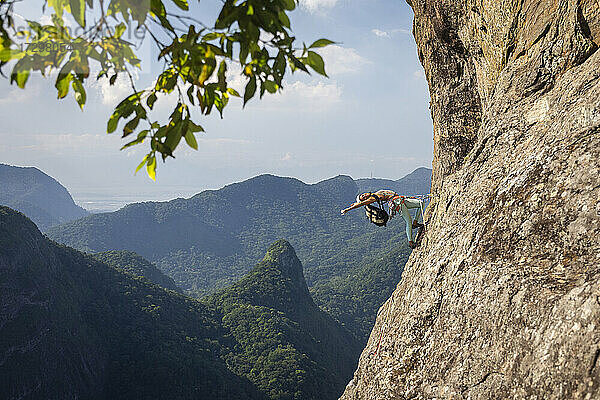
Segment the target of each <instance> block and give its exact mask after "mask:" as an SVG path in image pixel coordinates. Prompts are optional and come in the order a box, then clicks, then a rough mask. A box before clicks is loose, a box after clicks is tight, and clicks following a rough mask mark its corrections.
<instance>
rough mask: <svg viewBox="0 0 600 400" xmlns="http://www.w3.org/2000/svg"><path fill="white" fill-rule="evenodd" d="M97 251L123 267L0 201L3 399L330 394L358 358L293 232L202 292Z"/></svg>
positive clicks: (357, 349)
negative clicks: (313, 290)
mask: <svg viewBox="0 0 600 400" xmlns="http://www.w3.org/2000/svg"><path fill="white" fill-rule="evenodd" d="M98 258H101V259H108V260H109V261H110V262H111V263H113V265H117V267H111V266H109V265H107V264H105V263H103V262H100V261H98V260H97V259H96V258H94V257H92V256H89V255H85V254H82V253H80V252H78V251H76V250H73V249H70V248H68V247H64V246H61V245H58V244H56V243H54V242H52V241H50V240H48V239H47V238H45V237H44V236H42V235H41V233H40V232H39V230H38V229H37V228H36V226H35V225H34V224H33V223H32V222H31V221H30V220H28V219H27V218H26V217H25V216H24V215H23V214H20V213H18V212H16V211H13V210H11V209H10V208H7V207H0V288H1V290H0V304H1V305H2V307H1V308H0V321H1V323H0V338H2V340H0V377H2V378H1V380H2V385H0V398H2V399H17V398H27V399H65V398H85V399H98V400H100V399H107V398H110V399H131V398H135V399H191V398H198V399H240V400H242V399H307V400H310V399H324V400H327V399H335V398H337V397H338V396H339V395H340V394H341V393H342V391H343V389H344V386H345V383H346V381H347V380H348V379H349V378H350V376H351V374H352V370H353V369H354V367H355V365H356V360H357V357H358V354H359V353H360V347H361V346H360V344H359V343H358V342H357V341H356V340H355V339H354V338H353V336H352V335H351V334H350V333H349V332H348V331H347V330H346V329H344V328H342V327H341V326H340V325H339V324H338V323H337V322H335V321H334V320H333V319H332V318H331V317H329V316H328V315H327V314H325V313H324V312H323V311H321V310H320V309H319V308H318V307H317V306H316V305H315V304H314V303H313V302H312V299H311V298H310V295H309V293H308V288H307V286H306V281H305V280H304V276H303V272H302V265H301V263H300V261H299V260H298V258H297V257H296V255H295V252H294V250H293V248H292V247H291V246H290V245H289V244H288V243H287V242H284V241H280V242H277V243H275V244H274V245H273V246H271V247H270V248H269V250H268V252H267V254H266V256H265V258H264V259H263V261H261V262H260V263H259V264H258V265H257V266H255V267H254V269H252V271H251V273H250V274H249V275H248V276H246V277H244V278H243V279H242V280H241V281H240V282H239V283H238V284H236V285H235V286H233V287H231V288H228V289H223V290H222V291H220V292H218V293H216V294H214V295H213V296H212V297H210V298H206V299H203V300H202V301H198V300H194V299H191V298H188V297H185V296H182V295H180V294H178V293H177V292H175V291H173V290H165V289H163V288H161V287H160V286H158V285H155V284H153V283H151V282H149V280H148V279H147V278H146V277H145V276H146V275H144V277H138V276H134V275H132V274H131V273H129V272H128V271H133V273H138V272H139V271H140V270H139V269H138V268H139V267H138V265H142V268H144V269H143V270H141V271H142V272H143V273H144V274H145V271H146V268H147V265H146V264H145V263H144V262H142V261H140V258H139V256H136V255H135V254H131V253H106V254H102V255H99V256H98ZM115 260H116V261H115ZM132 260H133V261H132ZM132 265H133V267H132ZM121 266H124V267H123V268H121Z"/></svg>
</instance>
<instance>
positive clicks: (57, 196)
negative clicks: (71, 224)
mask: <svg viewBox="0 0 600 400" xmlns="http://www.w3.org/2000/svg"><path fill="white" fill-rule="evenodd" d="M0 188H2V189H1V190H0V204H1V205H6V206H8V207H11V208H13V209H15V210H19V211H21V212H22V213H24V214H26V215H27V216H28V217H29V218H31V220H32V221H33V222H35V224H36V225H37V226H38V227H39V228H40V229H41V230H43V231H44V230H46V229H48V228H49V227H51V226H54V225H58V224H61V223H64V222H68V221H72V220H74V219H78V218H81V217H84V216H86V215H87V214H88V212H87V211H86V210H84V209H83V208H81V207H79V206H78V205H76V204H75V202H74V201H73V198H72V197H71V195H70V194H69V192H68V191H67V189H66V188H65V187H64V186H62V185H61V184H60V183H58V182H57V181H56V180H55V179H54V178H52V177H50V176H48V175H46V174H45V173H43V172H42V171H40V170H39V169H37V168H33V167H14V166H12V165H6V164H0Z"/></svg>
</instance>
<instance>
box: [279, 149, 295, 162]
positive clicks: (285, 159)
mask: <svg viewBox="0 0 600 400" xmlns="http://www.w3.org/2000/svg"><path fill="white" fill-rule="evenodd" d="M291 159H292V153H290V152H289V151H288V152H287V153H285V154H284V155H283V157H281V158H280V159H279V160H280V161H290V160H291Z"/></svg>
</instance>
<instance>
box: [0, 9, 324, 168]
mask: <svg viewBox="0 0 600 400" xmlns="http://www.w3.org/2000/svg"><path fill="white" fill-rule="evenodd" d="M45 4H46V5H47V6H49V7H51V8H52V9H53V10H54V13H53V14H52V23H51V24H41V23H38V22H36V21H31V20H28V21H27V24H28V28H27V29H25V30H20V31H17V29H16V27H15V24H14V20H13V7H14V1H12V0H0V63H1V64H0V67H2V66H3V65H5V64H6V63H9V62H12V63H13V64H14V65H13V67H12V73H11V83H16V84H17V85H18V86H19V87H20V88H24V87H25V85H26V83H27V80H28V78H29V76H30V74H31V72H32V71H39V72H40V73H42V74H43V75H47V74H48V73H49V72H51V71H53V70H56V71H58V74H57V78H56V82H55V86H56V89H57V93H58V98H59V99H62V98H64V97H66V96H67V95H68V93H69V91H70V90H72V92H73V94H74V98H75V100H76V101H77V103H78V104H79V106H80V107H81V108H82V109H83V107H84V105H85V103H86V99H87V95H86V91H85V87H84V83H85V82H86V80H87V79H88V78H89V77H90V70H91V66H92V65H93V64H95V65H97V66H99V69H100V72H99V73H98V75H97V79H109V83H110V84H111V85H113V84H114V83H115V81H116V79H117V76H118V74H127V75H128V76H129V78H130V81H131V87H132V93H131V95H129V96H128V97H126V98H125V99H123V101H121V102H120V103H119V104H118V105H117V106H116V108H115V110H114V112H113V114H112V116H111V117H110V119H109V120H108V123H107V132H108V133H113V132H115V131H116V130H117V128H118V126H119V122H120V121H121V120H122V121H124V124H123V127H122V137H123V138H128V140H129V142H127V144H125V145H124V146H123V149H124V148H127V147H130V146H134V145H138V144H141V143H143V142H145V141H147V142H149V152H148V154H147V155H146V156H145V157H144V159H143V160H142V162H141V163H140V165H139V166H138V170H139V169H141V168H143V167H144V166H145V167H146V169H147V172H148V175H149V176H150V177H151V178H152V179H155V175H156V165H157V163H156V160H157V157H158V156H160V157H162V159H163V161H164V160H165V159H166V158H167V157H174V151H175V149H176V148H177V147H178V145H179V143H180V141H181V139H182V138H183V139H185V142H186V143H187V145H188V146H190V147H191V148H193V149H198V142H197V140H196V137H195V134H197V133H199V132H203V131H204V129H203V128H202V126H201V125H199V124H198V123H197V122H195V121H194V120H193V119H192V112H191V107H194V106H195V107H197V108H196V109H199V111H200V113H201V114H202V115H209V114H210V113H211V112H212V111H213V110H215V109H216V110H217V111H218V113H219V114H220V115H221V117H222V116H223V111H224V109H225V107H226V106H227V104H228V103H229V99H230V97H231V96H235V97H240V96H241V95H240V94H239V93H238V92H237V91H236V90H235V89H234V88H232V87H231V86H229V83H228V75H227V71H228V70H229V69H231V66H232V65H234V64H236V65H239V66H240V68H241V71H242V75H243V76H244V78H245V79H246V85H245V90H244V93H243V102H244V104H246V103H247V102H248V101H249V100H250V99H252V98H253V97H254V96H255V95H256V94H257V93H258V94H259V96H260V97H261V98H262V96H263V95H264V94H265V93H266V92H269V93H275V92H277V91H279V90H280V89H281V88H282V86H283V78H284V77H285V74H286V71H287V70H288V69H289V70H291V71H292V72H294V71H296V70H301V71H304V72H306V73H309V68H310V69H311V70H313V71H315V72H317V73H318V74H320V75H323V76H327V74H326V72H325V65H324V62H323V59H322V57H321V56H320V55H319V54H318V53H317V52H316V50H317V49H318V48H320V47H324V46H327V45H329V44H331V43H333V42H331V41H330V40H327V39H319V40H317V41H315V42H314V43H312V44H311V45H308V46H307V45H306V44H303V45H302V47H296V46H295V40H296V38H295V37H294V36H293V35H292V34H291V33H292V30H291V25H290V20H289V16H288V13H289V12H290V11H292V10H294V9H295V7H296V2H295V0H245V1H239V0H225V1H223V6H222V9H221V12H220V13H219V16H218V18H217V20H216V21H215V23H214V25H212V26H210V27H209V26H208V25H205V24H203V23H202V22H200V21H197V20H196V19H194V18H193V17H192V16H191V15H190V14H189V12H188V11H189V4H188V1H187V0H172V1H163V0H150V1H122V0H110V1H108V0H107V1H106V2H104V1H102V0H99V1H94V0H68V1H67V0H47V1H46V3H45ZM87 9H90V10H89V11H90V12H86V10H87ZM173 9H175V10H177V9H178V11H179V12H183V14H178V13H177V11H173ZM66 13H69V14H71V16H72V17H73V18H74V19H75V21H76V22H77V24H78V25H79V27H80V28H81V29H83V32H82V33H81V34H79V35H75V34H74V33H72V32H71V30H70V29H68V27H67V26H65V14H66ZM86 16H95V17H96V19H95V20H94V21H93V22H90V21H88V20H87V19H86ZM134 24H136V25H137V26H136V27H135V28H134ZM134 29H137V30H139V29H143V31H144V32H145V33H144V38H146V37H148V38H149V39H148V40H152V42H153V43H154V44H155V45H156V47H157V48H158V50H159V51H160V53H159V57H158V60H159V61H162V62H163V63H164V65H163V68H162V71H161V72H160V73H159V74H158V76H157V77H156V80H155V84H154V86H152V87H150V88H145V89H138V88H136V87H135V84H134V80H133V79H132V70H133V69H135V68H140V66H141V64H140V59H139V58H138V57H137V55H136V54H135V49H134V46H133V45H132V43H130V42H128V41H127V40H125V38H127V37H133V36H134V35H133V34H132V31H133V30H134ZM18 37H24V38H26V39H27V40H29V41H30V42H31V43H32V45H29V46H28V47H27V48H23V47H20V48H19V47H18V46H17V44H16V40H17V38H18ZM171 93H175V94H176V95H177V97H178V102H177V105H176V106H175V107H174V109H173V111H172V113H171V115H170V117H169V118H168V121H167V122H166V123H161V122H159V121H154V120H153V119H152V118H151V115H150V112H151V110H152V109H153V108H154V106H155V103H156V102H157V100H158V95H160V94H171ZM125 121H126V122H125ZM140 123H143V125H140ZM133 134H135V135H134V137H135V138H134V139H132V140H131V138H132V136H131V135H133Z"/></svg>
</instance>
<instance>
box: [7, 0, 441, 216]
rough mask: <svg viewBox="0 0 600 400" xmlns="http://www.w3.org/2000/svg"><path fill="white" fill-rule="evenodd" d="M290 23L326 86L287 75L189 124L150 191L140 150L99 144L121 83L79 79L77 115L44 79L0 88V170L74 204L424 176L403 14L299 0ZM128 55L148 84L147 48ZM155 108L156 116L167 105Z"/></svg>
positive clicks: (413, 62)
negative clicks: (41, 175) (138, 61)
mask: <svg viewBox="0 0 600 400" xmlns="http://www.w3.org/2000/svg"><path fill="white" fill-rule="evenodd" d="M26 3H27V5H26V6H25V5H23V6H22V8H21V9H19V10H18V11H19V12H20V13H21V14H22V15H23V16H25V17H28V18H31V19H35V18H39V17H40V15H41V7H40V6H39V5H34V3H35V2H26ZM192 3H194V2H193V1H191V2H190V4H192ZM219 4H221V2H220V1H217V0H203V1H202V2H201V3H199V4H193V7H192V13H193V14H194V15H195V16H196V17H197V18H199V19H200V20H202V21H214V18H215V16H216V13H217V11H218V6H219ZM290 17H291V21H292V28H293V31H294V34H295V35H296V37H297V38H298V40H299V41H304V42H307V43H312V41H314V40H316V39H319V38H322V37H325V38H328V39H331V40H333V41H335V42H337V44H336V45H334V46H330V47H327V48H325V49H323V50H322V52H321V54H322V55H323V57H324V59H325V63H326V71H327V73H328V75H329V78H324V77H320V76H317V74H313V75H311V76H308V75H306V74H300V73H296V74H294V75H289V76H287V77H286V80H285V84H284V88H283V91H282V92H281V93H278V94H274V95H265V97H264V98H263V99H262V100H258V98H257V99H253V100H252V101H251V102H250V103H249V104H248V105H247V106H246V107H245V108H244V109H242V104H241V101H238V100H237V99H234V100H232V101H231V102H230V104H229V106H228V107H227V109H226V111H225V114H224V118H223V119H220V118H219V117H218V115H214V116H210V117H208V118H203V119H202V120H200V122H201V124H202V125H203V126H204V128H205V129H206V133H203V134H201V135H200V136H198V143H199V150H198V151H194V150H192V149H189V148H187V147H186V146H180V148H179V149H178V150H177V151H176V152H175V156H176V159H169V160H168V161H167V162H166V163H165V164H162V162H159V165H158V170H157V181H156V182H153V181H152V180H150V179H149V178H148V177H147V175H146V174H145V173H143V171H140V172H139V173H138V174H137V175H134V171H135V168H136V166H137V164H138V163H139V161H140V160H141V158H142V157H143V155H144V154H145V152H146V151H147V149H146V146H145V145H142V146H141V147H140V148H139V149H133V150H126V151H120V150H119V149H120V147H121V146H122V145H123V144H124V142H123V141H122V140H121V139H120V137H119V135H118V134H112V135H107V134H106V121H107V119H108V117H109V116H110V114H111V113H112V111H113V109H114V106H115V105H116V104H117V103H118V102H119V101H120V100H121V99H122V98H123V97H124V96H126V95H127V94H128V86H127V82H126V81H125V79H121V78H119V80H117V83H116V85H115V86H114V87H110V86H109V85H108V83H107V82H106V80H100V81H98V82H95V80H94V79H90V83H89V84H88V85H87V86H86V89H87V91H88V102H87V104H86V107H85V109H84V111H83V112H82V111H81V110H80V109H79V107H78V106H77V104H76V102H75V100H74V98H73V97H72V96H69V97H67V98H66V99H63V100H60V101H59V100H57V99H56V89H55V88H54V82H53V81H52V80H51V79H44V78H42V77H40V76H32V77H31V78H30V80H29V82H28V85H27V88H26V90H22V89H19V88H17V87H16V86H15V85H13V86H11V85H10V84H9V82H8V80H7V79H5V78H0V120H1V121H2V124H0V162H1V163H7V164H12V165H19V166H36V167H38V168H40V169H41V170H43V171H44V172H46V173H47V174H49V175H51V176H53V177H54V178H56V179H57V180H58V181H59V182H61V183H62V184H63V185H65V186H66V187H67V188H68V189H69V191H70V192H71V193H72V194H73V197H74V198H75V200H76V201H77V202H78V203H80V204H83V203H85V202H86V201H90V199H91V198H93V197H105V198H110V197H115V198H128V199H134V198H135V199H138V200H142V199H147V200H166V199H168V198H174V197H187V196H190V195H192V194H194V193H197V192H199V191H201V190H204V189H209V188H219V187H222V186H224V185H226V184H229V183H232V182H236V181H241V180H244V179H247V178H250V177H252V176H255V175H258V174H262V173H271V174H275V175H282V176H293V177H296V178H298V179H301V180H302V181H304V182H307V183H312V182H317V181H320V180H322V179H326V178H329V177H332V176H336V175H340V174H343V175H350V176H352V177H353V178H361V177H368V176H371V175H373V176H374V177H381V178H390V179H398V178H400V177H402V176H404V175H406V174H408V173H410V172H411V171H413V170H414V169H416V168H418V167H420V166H426V167H430V166H431V159H432V148H433V141H432V135H433V133H432V122H431V117H430V112H429V93H428V89H427V83H426V81H425V78H424V73H423V68H422V66H421V64H420V63H419V61H418V59H417V52H416V47H415V42H414V38H413V37H412V35H411V29H412V19H413V14H412V10H411V9H410V7H409V6H408V5H407V4H406V3H405V2H404V1H398V0H300V6H299V7H298V8H297V9H296V10H295V11H293V12H292V13H291V15H290ZM138 54H140V55H141V58H143V60H144V62H143V64H142V68H141V70H140V71H138V73H137V77H136V78H137V79H138V84H139V85H149V84H150V83H151V82H152V79H153V78H154V76H155V75H156V73H157V71H158V64H157V63H155V61H154V60H156V52H155V51H154V50H153V49H152V48H151V46H149V43H148V44H146V45H144V46H142V47H141V48H140V50H139V53H138ZM153 74H154V75H153ZM161 104H162V105H161ZM157 106H158V107H159V111H158V112H159V113H160V112H161V111H160V110H161V109H160V107H163V111H164V115H165V117H166V116H167V115H168V112H167V109H168V106H169V100H168V99H164V101H162V102H161V100H159V102H158V103H157ZM138 147H139V146H138ZM84 206H85V205H84Z"/></svg>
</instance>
